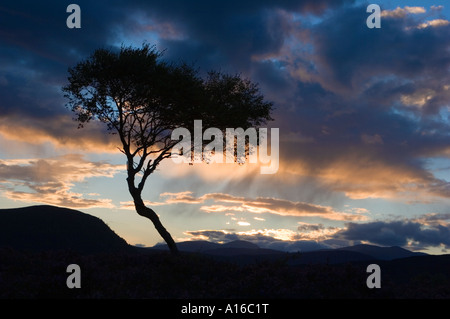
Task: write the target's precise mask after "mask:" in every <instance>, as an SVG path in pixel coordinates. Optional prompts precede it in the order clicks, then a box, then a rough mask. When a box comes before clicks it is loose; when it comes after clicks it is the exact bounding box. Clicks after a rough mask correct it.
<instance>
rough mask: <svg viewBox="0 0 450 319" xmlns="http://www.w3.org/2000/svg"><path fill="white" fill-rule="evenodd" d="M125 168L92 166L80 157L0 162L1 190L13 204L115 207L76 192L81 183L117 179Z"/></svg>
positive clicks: (102, 165)
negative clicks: (18, 202) (95, 179)
mask: <svg viewBox="0 0 450 319" xmlns="http://www.w3.org/2000/svg"><path fill="white" fill-rule="evenodd" d="M122 169H123V166H122V165H112V164H109V163H106V162H90V161H87V160H86V159H84V158H83V156H82V155H79V154H70V155H64V156H59V157H53V158H47V159H12V160H0V181H1V186H0V190H1V191H3V195H4V196H5V197H7V198H9V199H12V200H18V201H23V202H34V203H43V204H49V205H58V206H64V207H71V208H91V207H108V208H110V207H113V204H112V201H111V200H110V199H101V198H98V197H99V196H98V194H90V195H84V194H81V193H76V192H74V191H73V190H72V188H73V186H74V185H75V183H77V182H82V181H84V180H86V179H88V178H93V177H113V176H114V175H115V174H116V173H117V172H118V171H119V170H122Z"/></svg>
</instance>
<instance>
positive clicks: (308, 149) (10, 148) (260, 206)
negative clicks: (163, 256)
mask: <svg viewBox="0 0 450 319" xmlns="http://www.w3.org/2000/svg"><path fill="white" fill-rule="evenodd" d="M71 3H76V4H78V5H79V6H80V8H81V28H80V29H69V28H67V26H66V19H67V17H68V16H69V13H67V12H66V8H67V6H68V5H69V4H71ZM370 3H377V4H379V5H380V7H381V9H382V13H381V28H379V29H376V28H374V29H370V28H368V27H367V25H366V19H367V17H368V16H369V14H370V13H367V12H366V8H367V6H368V5H369V4H370ZM144 42H147V43H150V44H154V45H156V47H157V48H158V49H159V50H164V56H163V59H165V60H168V61H174V62H178V61H180V60H184V61H187V62H189V63H191V62H192V63H195V65H196V66H198V67H199V68H200V69H201V70H202V71H208V70H211V69H213V70H221V71H224V72H227V73H232V74H235V73H240V74H242V75H243V76H244V77H248V78H250V79H251V80H252V81H254V82H256V83H259V87H260V89H261V92H262V93H263V94H264V95H265V97H266V99H267V100H270V101H272V102H273V103H274V107H275V110H274V113H273V118H274V121H272V122H270V123H269V124H268V125H269V127H274V128H279V132H280V143H279V150H280V160H279V162H280V163H279V169H278V172H277V173H276V174H272V175H263V174H260V167H259V165H258V164H246V165H242V166H239V165H235V164H225V163H224V164H211V165H207V164H194V165H188V164H175V163H173V162H172V161H171V160H170V159H166V160H165V162H163V164H162V165H161V166H160V168H159V169H158V170H157V171H156V172H155V174H153V175H151V176H150V178H149V179H148V181H147V184H146V188H145V189H144V193H143V197H144V199H145V200H147V201H148V203H149V206H150V207H152V208H153V209H154V210H155V211H156V212H157V213H158V214H159V216H160V218H161V221H162V223H163V224H164V225H165V227H166V228H167V230H168V231H169V232H170V233H171V234H172V236H173V237H174V238H175V240H176V241H183V240H195V239H202V240H210V241H215V242H227V241H231V240H235V239H244V240H249V241H253V242H255V243H257V244H259V245H260V246H261V247H268V248H276V249H285V250H289V251H297V250H308V249H313V248H319V247H342V246H348V245H351V244H356V243H369V244H375V245H381V246H393V245H397V246H402V247H405V248H407V249H410V250H417V251H424V252H428V253H437V254H440V253H444V252H447V253H448V252H449V249H450V3H448V2H447V1H443V0H436V1H412V0H411V1H397V0H396V1H394V0H392V1H377V2H366V1H346V0H339V1H336V0H295V1H290V0H282V1H280V0H277V1H271V0H251V1H234V0H228V1H181V0H166V1H143V0H131V1H119V0H116V1H103V0H102V1H79V0H71V1H22V0H17V1H7V2H5V1H4V2H2V3H1V4H0V97H1V98H0V111H1V112H0V208H10V207H22V206H30V205H37V204H50V205H57V206H63V207H69V208H74V209H78V210H80V211H82V212H86V213H89V214H92V215H94V216H97V217H100V218H101V219H102V220H104V221H105V222H106V223H107V224H108V225H109V227H111V228H112V229H113V230H114V231H115V232H116V233H117V234H118V235H120V236H121V237H123V238H124V239H125V240H126V241H127V242H128V243H130V244H133V245H143V246H153V245H154V244H156V243H158V242H161V241H162V239H161V238H160V237H159V235H158V233H157V232H156V230H155V229H154V227H153V225H152V224H151V222H150V221H149V220H147V219H145V218H143V217H140V216H139V215H137V213H136V212H135V211H134V207H133V206H132V203H131V202H130V201H131V196H130V195H129V193H128V189H127V185H126V181H125V178H126V171H125V163H126V158H125V156H124V155H123V154H122V153H120V152H119V151H118V149H117V146H119V144H118V143H117V142H118V141H117V140H116V139H115V137H114V136H111V135H108V134H107V133H105V132H106V131H105V127H104V126H102V125H101V124H99V123H89V125H87V126H86V127H85V128H83V129H77V123H76V122H75V121H74V120H73V117H74V114H72V113H71V111H70V110H69V109H67V107H66V103H67V101H66V100H65V98H64V96H63V93H62V91H61V87H62V86H63V85H65V84H66V83H67V76H68V72H67V70H68V68H69V67H71V66H74V65H75V64H76V63H77V62H78V61H80V60H82V59H85V58H87V57H88V56H89V55H90V53H92V52H93V51H94V50H95V49H97V48H102V47H104V48H118V47H120V46H121V45H126V46H129V45H131V46H135V47H140V46H141V45H142V44H143V43H144Z"/></svg>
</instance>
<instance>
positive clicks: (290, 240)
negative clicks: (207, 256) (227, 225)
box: [183, 229, 329, 252]
mask: <svg viewBox="0 0 450 319" xmlns="http://www.w3.org/2000/svg"><path fill="white" fill-rule="evenodd" d="M185 234H186V235H188V237H187V238H183V240H207V241H210V242H215V243H227V242H231V241H234V240H245V241H249V242H252V243H254V244H256V245H258V246H259V247H260V248H267V249H276V250H281V251H288V252H296V251H311V250H317V249H325V248H329V246H328V245H325V244H321V243H319V242H317V241H314V240H301V239H299V238H297V233H296V232H294V231H292V230H289V229H260V230H250V231H244V232H234V231H230V230H197V231H186V232H185Z"/></svg>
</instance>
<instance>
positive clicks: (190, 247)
mask: <svg viewBox="0 0 450 319" xmlns="http://www.w3.org/2000/svg"><path fill="white" fill-rule="evenodd" d="M177 246H178V249H179V250H180V251H184V252H192V253H202V254H206V255H210V256H214V257H221V259H228V260H231V259H232V258H241V259H242V258H244V257H245V259H247V260H248V259H249V258H250V259H251V258H252V257H256V256H260V257H261V258H263V259H270V260H274V259H277V258H279V257H281V256H283V255H285V256H288V259H289V261H288V263H289V264H291V265H301V264H316V263H321V264H323V263H329V264H337V263H344V262H359V261H370V260H394V259H399V258H406V257H413V256H424V255H427V254H424V253H416V252H412V251H409V250H407V249H404V248H401V247H396V246H394V247H379V246H374V245H367V244H359V245H355V246H349V247H343V248H337V249H320V250H314V251H307V252H299V253H287V252H283V251H280V250H273V249H266V248H260V247H259V246H258V245H256V244H254V243H250V242H246V241H242V240H237V241H232V242H229V243H224V244H219V243H212V242H208V241H201V240H199V241H184V242H179V243H177ZM152 249H158V250H167V245H165V244H157V245H155V246H153V247H152Z"/></svg>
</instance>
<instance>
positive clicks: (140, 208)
mask: <svg viewBox="0 0 450 319" xmlns="http://www.w3.org/2000/svg"><path fill="white" fill-rule="evenodd" d="M131 195H132V196H133V199H134V206H135V207H136V212H137V213H138V214H139V215H141V216H143V217H147V218H148V219H150V220H151V221H152V222H153V225H154V226H155V228H156V230H157V231H158V233H159V234H160V235H161V237H162V238H163V239H164V241H165V242H166V243H167V246H169V249H170V252H171V253H172V254H173V255H177V254H178V248H177V245H176V244H175V241H174V240H173V238H172V236H171V235H170V233H169V232H168V231H167V230H166V228H165V227H164V226H163V225H162V224H161V221H160V220H159V217H158V215H157V214H156V213H155V211H154V210H153V209H151V208H149V207H147V206H145V204H144V201H143V200H142V198H141V196H140V195H138V194H136V193H134V194H133V193H132V194H131Z"/></svg>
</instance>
